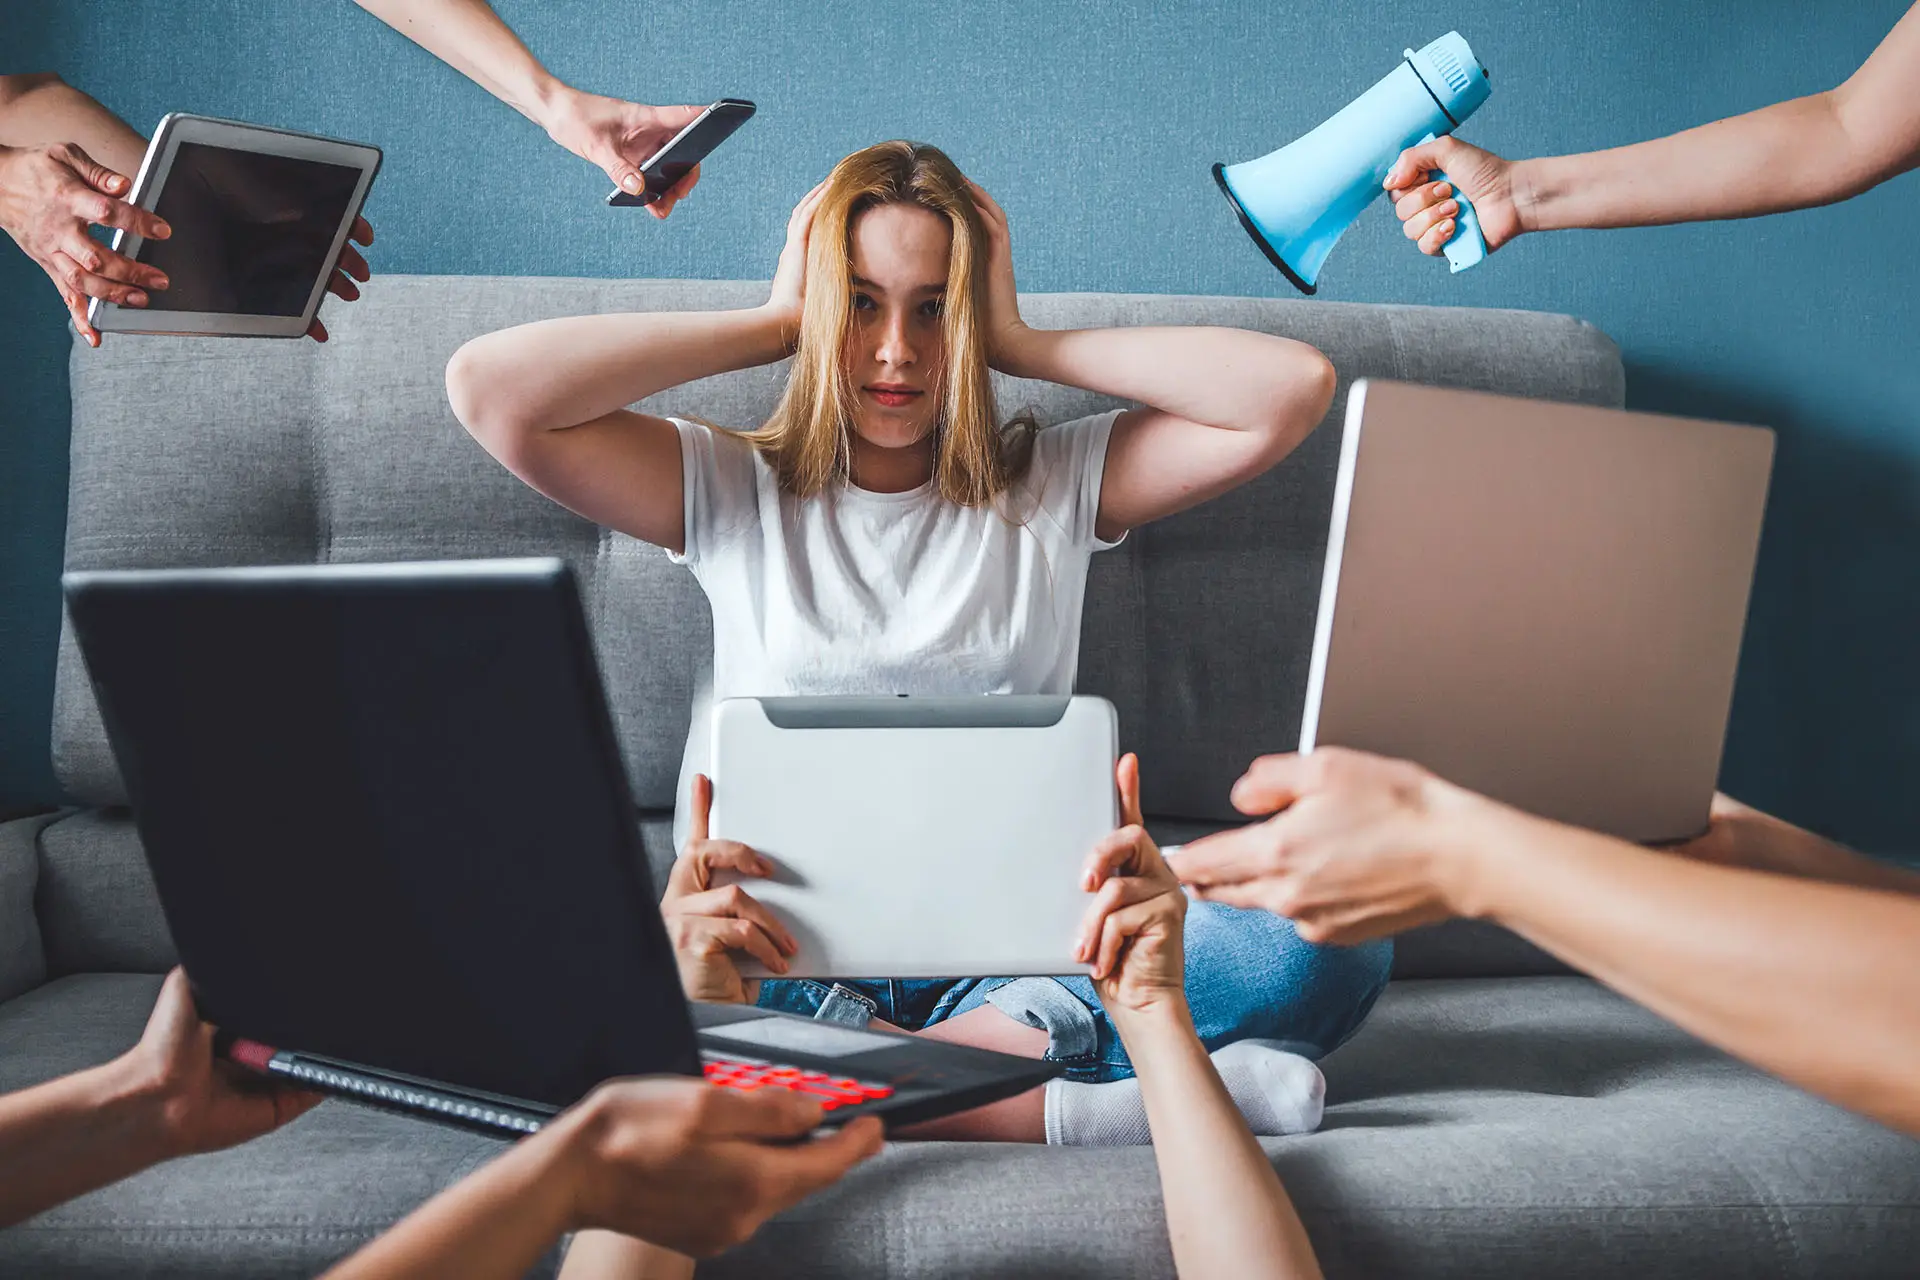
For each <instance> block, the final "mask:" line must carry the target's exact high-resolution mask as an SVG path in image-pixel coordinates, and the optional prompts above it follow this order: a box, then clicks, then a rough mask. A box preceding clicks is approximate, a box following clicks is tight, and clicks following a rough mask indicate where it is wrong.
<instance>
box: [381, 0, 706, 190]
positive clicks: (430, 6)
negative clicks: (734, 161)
mask: <svg viewBox="0 0 1920 1280" xmlns="http://www.w3.org/2000/svg"><path fill="white" fill-rule="evenodd" d="M354 2H355V3H356V4H358V5H359V6H360V7H361V8H362V9H365V10H366V11H367V12H368V13H371V14H372V15H373V16H374V17H376V18H378V19H380V20H381V21H382V22H384V23H386V24H387V25H388V26H390V27H392V28H393V29H394V30H395V31H398V32H399V33H400V34H401V35H403V36H405V37H406V38H407V39H409V40H411V41H413V42H414V43H415V44H417V45H419V46H420V47H421V48H423V49H425V50H426V51H427V52H429V53H431V54H433V55H434V56H435V57H436V58H439V59H440V60H441V61H442V62H444V63H446V64H447V65H448V66H451V67H452V68H454V69H455V70H456V71H458V72H460V73H461V74H462V75H464V76H466V77H467V78H468V79H469V80H471V81H473V82H474V83H475V84H477V85H479V86H480V87H481V88H483V89H485V90H486V91H487V92H488V93H491V94H492V95H493V96H494V97H496V98H498V99H500V101H502V102H504V103H506V104H507V105H508V106H510V107H512V108H513V109H514V110H515V111H518V112H519V113H520V114H521V115H523V116H525V117H527V119H529V120H531V121H533V122H534V123H535V124H537V125H539V126H540V127H541V128H542V129H545V130H546V131H547V136H548V137H550V138H552V139H553V140H554V141H555V142H557V143H559V144H560V145H561V146H563V147H565V148H566V149H567V150H569V151H571V152H573V154H575V155H577V156H579V157H580V158H581V159H583V160H589V161H591V162H593V163H594V164H597V165H599V166H600V167H601V168H602V169H603V170H605V171H606V174H607V177H609V178H610V179H612V180H613V183H614V185H615V186H617V187H620V188H621V189H622V190H625V191H628V192H631V193H633V194H635V195H638V194H639V193H640V191H641V189H642V187H643V186H644V185H645V184H644V182H643V181H642V179H641V177H640V170H639V165H640V164H642V163H643V162H644V161H645V160H646V159H647V158H648V157H649V156H651V155H652V154H653V153H654V152H655V151H658V150H659V149H660V148H661V147H662V146H664V145H665V144H666V142H667V140H668V139H670V138H672V137H673V135H674V134H676V133H678V132H679V131H680V130H681V129H683V128H685V127H686V126H687V125H688V124H689V123H691V122H692V121H693V120H694V118H695V117H697V116H698V115H699V114H700V111H701V108H699V107H693V106H683V107H649V106H643V105H642V104H640V103H637V102H623V101H621V100H620V99H618V98H606V97H602V96H600V95H599V94H595V93H582V92H581V91H580V90H578V89H575V88H573V87H572V86H570V85H568V84H567V83H566V82H565V81H563V80H561V79H560V78H559V77H558V76H555V75H554V74H553V73H552V72H550V71H548V70H547V69H546V68H545V67H544V66H542V65H540V60H539V59H538V58H536V57H534V56H533V53H532V52H531V51H530V50H529V49H528V48H527V46H526V45H525V44H523V43H522V42H521V40H520V37H519V36H517V35H515V34H514V33H513V29H512V28H511V27H509V26H507V24H506V23H505V22H503V21H501V19H500V15H499V14H497V13H495V12H494V11H493V8H492V7H491V6H490V5H488V4H487V3H486V0H354ZM699 180H700V170H699V167H698V166H697V165H696V166H695V167H694V169H693V171H692V172H690V173H688V174H687V176H686V177H684V178H682V179H681V180H680V181H679V182H677V183H675V184H674V186H673V189H672V190H671V191H668V192H667V193H666V194H665V195H663V196H662V197H661V198H660V199H659V200H657V201H655V202H654V203H653V204H651V205H649V206H647V208H648V209H649V211H651V212H652V214H653V216H654V217H656V218H664V217H666V216H667V214H668V213H670V212H672V210H673V206H674V205H675V204H676V203H677V202H678V201H679V200H680V199H681V198H682V197H684V196H685V195H686V194H687V193H688V192H689V191H691V190H693V185H694V183H696V182H698V181H699Z"/></svg>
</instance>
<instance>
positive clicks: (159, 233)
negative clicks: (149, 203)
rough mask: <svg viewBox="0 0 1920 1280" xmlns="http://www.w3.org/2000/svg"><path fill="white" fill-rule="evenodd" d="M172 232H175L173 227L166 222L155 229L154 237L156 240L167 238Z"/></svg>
mask: <svg viewBox="0 0 1920 1280" xmlns="http://www.w3.org/2000/svg"><path fill="white" fill-rule="evenodd" d="M172 234H173V228H172V227H170V226H168V225H167V224H166V223H164V222H163V223H161V224H160V225H159V226H157V227H155V228H154V229H153V237H154V239H156V240H165V239H166V238H167V237H168V236H170V235H172Z"/></svg>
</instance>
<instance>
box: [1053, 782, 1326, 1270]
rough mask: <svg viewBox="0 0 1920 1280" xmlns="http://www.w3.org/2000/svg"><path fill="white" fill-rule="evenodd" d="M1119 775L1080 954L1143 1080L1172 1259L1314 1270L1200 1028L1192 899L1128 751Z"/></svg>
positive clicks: (1095, 862) (1287, 1203) (1090, 878)
mask: <svg viewBox="0 0 1920 1280" xmlns="http://www.w3.org/2000/svg"><path fill="white" fill-rule="evenodd" d="M1118 781H1119V785H1120V805H1121V813H1122V817H1123V820H1124V822H1125V823H1126V825H1125V826H1124V827H1122V828H1121V829H1120V830H1119V831H1117V832H1115V833H1114V834H1113V835H1112V836H1109V837H1108V838H1107V839H1106V840H1104V841H1102V842H1101V844H1100V845H1099V847H1098V848H1096V849H1095V850H1094V852H1093V855H1092V857H1090V858H1089V859H1088V862H1087V872H1086V875H1087V879H1086V886H1087V888H1088V889H1090V890H1093V891H1094V892H1095V895H1096V896H1095V898H1094V902H1093V905H1092V906H1091V907H1090V908H1089V909H1088V912H1087V919H1086V922H1085V923H1084V925H1083V926H1082V933H1081V939H1082V941H1081V948H1080V950H1079V952H1078V953H1077V954H1076V957H1075V958H1076V959H1078V960H1081V961H1083V962H1085V963H1087V964H1089V965H1091V967H1092V976H1093V979H1094V982H1095V985H1096V987H1097V989H1098V991H1099V994H1100V1002H1101V1004H1102V1005H1103V1006H1104V1007H1105V1008H1106V1010H1107V1013H1108V1015H1109V1016H1110V1017H1112V1019H1113V1025H1114V1028H1115V1029H1116V1030H1117V1031H1118V1032H1119V1033H1120V1038H1121V1040H1122V1042H1124V1043H1125V1045H1126V1048H1127V1056H1128V1057H1129V1058H1130V1059H1131V1060H1132V1062H1133V1068H1134V1074H1135V1075H1136V1076H1137V1077H1138V1079H1139V1081H1140V1097H1141V1100H1142V1101H1143V1102H1144V1103H1145V1105H1146V1109H1147V1124H1148V1127H1149V1128H1150V1129H1151V1130H1152V1132H1153V1158H1154V1162H1155V1163H1156V1164H1157V1165H1158V1167H1159V1170H1160V1195H1161V1198H1162V1200H1163V1201H1164V1202H1165V1204H1166V1209H1167V1236H1168V1239H1169V1241H1170V1242H1171V1244H1172V1246H1173V1262H1174V1268H1175V1270H1176V1271H1177V1272H1178V1273H1179V1275H1180V1277H1181V1280H1226V1278H1227V1277H1233V1278H1234V1280H1239V1278H1240V1277H1250V1276H1252V1277H1262V1278H1270V1280H1308V1278H1309V1277H1312V1278H1314V1280H1317V1278H1318V1276H1319V1275H1320V1266H1319V1263H1318V1262H1317V1261H1316V1259H1315V1258H1314V1254H1313V1245H1312V1243H1311V1242H1310V1241H1309V1240H1308V1239H1307V1233H1306V1228H1305V1227H1303V1226H1302V1225H1301V1223H1300V1215H1299V1214H1297V1213H1295V1212H1294V1208H1293V1202H1292V1201H1291V1200H1290V1199H1288V1197H1287V1192H1286V1189H1285V1188H1284V1187H1282V1186H1281V1185H1280V1177H1279V1175H1278V1174H1276V1173H1275V1172H1274V1169H1273V1163H1272V1162H1271V1161H1270V1160H1268V1159H1267V1155H1266V1152H1264V1151H1262V1150H1261V1149H1260V1144H1259V1142H1257V1141H1255V1139H1254V1136H1253V1133H1252V1131H1251V1130H1249V1129H1248V1128H1247V1122H1246V1121H1245V1120H1243V1119H1242V1118H1241V1116H1240V1112H1239V1110H1238V1109H1237V1108H1236V1107H1235V1106H1234V1105H1233V1099H1232V1098H1231V1097H1229V1096H1228V1094H1227V1088H1226V1086H1225V1085H1224V1084H1222V1083H1221V1081H1220V1076H1219V1074H1218V1073H1217V1072H1215V1071H1214V1069H1213V1061H1212V1059H1210V1058H1209V1057H1208V1056H1207V1051H1206V1047H1205V1046H1204V1045H1202V1044H1201V1043H1200V1037H1199V1035H1198V1034H1196V1033H1195V1031H1194V1028H1193V1015H1192V1013H1191V1011H1190V1010H1189V1009H1188V1007H1187V994H1186V975H1185V968H1186V966H1185V956H1184V948H1183V939H1182V932H1183V926H1184V922H1185V918H1186V911H1187V900H1186V897H1185V896H1184V895H1183V894H1182V893H1181V892H1180V885H1179V882H1178V881H1177V880H1176V879H1175V878H1174V875H1173V872H1172V871H1171V870H1169V869H1168V867H1167V864H1166V862H1165V860H1164V859H1162V858H1161V856H1160V850H1159V849H1158V848H1157V847H1156V846H1155V845H1154V843H1153V839H1152V837H1150V836H1148V835H1147V832H1146V828H1145V827H1144V826H1143V825H1142V823H1141V819H1140V766H1139V762H1138V761H1137V760H1136V759H1135V758H1134V757H1133V756H1130V755H1129V756H1126V757H1124V758H1122V759H1121V761H1120V765H1119V770H1118Z"/></svg>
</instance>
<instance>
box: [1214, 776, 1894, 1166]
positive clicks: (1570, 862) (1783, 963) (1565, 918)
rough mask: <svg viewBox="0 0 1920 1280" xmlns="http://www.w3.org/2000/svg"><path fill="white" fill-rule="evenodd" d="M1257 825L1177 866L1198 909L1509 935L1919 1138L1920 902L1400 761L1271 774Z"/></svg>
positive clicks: (1366, 928)
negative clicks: (1491, 796) (1601, 824)
mask: <svg viewBox="0 0 1920 1280" xmlns="http://www.w3.org/2000/svg"><path fill="white" fill-rule="evenodd" d="M1233 799H1234V804H1235V805H1236V806H1237V807H1238V808H1239V809H1240V810H1241V811H1242V812H1243V813H1249V814H1266V813H1274V812H1275V811H1276V810H1277V811H1279V812H1278V815H1277V816H1276V817H1273V818H1271V819H1269V820H1267V821H1265V822H1262V823H1259V824H1257V825H1254V826H1249V827H1243V828H1240V829H1238V830H1236V831H1232V832H1228V833H1224V834H1221V835H1217V836H1209V837H1207V838H1206V839H1204V840H1198V841H1195V842H1194V843H1192V844H1190V845H1188V846H1186V848H1185V849H1184V850H1183V851H1182V853H1181V854H1180V856H1179V858H1178V859H1177V863H1178V865H1177V867H1176V870H1177V871H1178V873H1179V875H1180V877H1181V879H1183V880H1185V881H1187V883H1189V884H1191V885H1194V886H1196V889H1197V892H1198V893H1199V894H1200V896H1202V897H1204V898H1207V899H1208V900H1211V901H1217V902H1223V903H1227V904H1229V905H1233V906H1244V907H1264V908H1266V909H1267V910H1270V911H1273V912H1275V913H1277V914H1280V915H1285V916H1289V917H1291V918H1292V919H1294V920H1295V921H1296V922H1297V923H1298V926H1299V929H1300V934H1301V936H1302V937H1304V938H1307V939H1309V940H1311V941H1314V942H1336V943H1349V942H1356V941H1360V940H1362V939H1366V938H1372V937H1380V936H1382V935H1385V934H1388V933H1395V932H1398V931H1400V930H1402V929H1406V928H1411V927H1412V926H1414V925H1419V924H1426V923H1430V922H1432V921H1435V920H1440V919H1446V918H1448V917H1451V916H1460V915H1464V916H1480V917H1484V918H1487V919H1490V920H1495V921H1498V922H1499V923H1501V924H1504V925H1506V926H1508V927H1509V928H1512V929H1514V930H1516V931H1518V932H1519V933H1521V934H1523V935H1524V936H1526V937H1528V938H1530V939H1532V940H1533V941H1534V942H1535V943H1537V944H1539V945H1540V946H1542V947H1544V948H1546V949H1547V950H1549V951H1551V952H1553V953H1554V954H1555V955H1557V956H1559V957H1560V958H1561V959H1563V960H1565V961H1567V962H1568V963H1569V964H1572V965H1575V966H1577V967H1578V968H1580V969H1582V970H1584V971H1585V972H1587V973H1590V974H1592V975H1593V976H1594V977H1595V978H1598V979H1599V980H1600V981H1602V982H1605V983H1606V984H1607V985H1609V986H1611V987H1613V988H1615V989H1616V990H1618V991H1620V992H1622V993H1623V994H1625V995H1628V996H1631V997H1632V998H1633V999H1635V1000H1638V1001H1640V1002H1641V1003H1642V1004H1644V1005H1646V1006H1647V1007H1648V1008H1650V1009H1652V1010H1653V1011H1654V1012H1655V1013H1658V1014H1660V1015H1661V1016H1662V1017H1665V1018H1667V1019H1669V1020H1670V1021H1672V1022H1674V1023H1677V1024H1678V1025H1680V1026H1682V1027H1684V1028H1686V1029H1687V1030H1689V1031H1691V1032H1693V1033H1694V1034H1695V1035H1697V1036H1699V1037H1700V1038H1701V1039H1703V1040H1706V1041H1708V1042H1710V1043H1712V1044H1715V1045H1718V1046H1719V1047H1720V1048H1722V1049H1725V1050H1727V1051H1728V1052H1729V1053H1733V1054H1736V1055H1738V1056H1739V1057H1742V1058H1745V1059H1746V1060H1747V1061H1749V1062H1751V1063H1753V1064H1754V1065H1756V1066H1758V1067H1761V1068H1762V1069H1764V1070H1767V1071H1771V1072H1773V1073H1774V1074H1776V1075H1779V1076H1781V1077H1783V1078H1785V1079H1787V1080H1790V1081H1792V1082H1794V1083H1795V1084H1798V1085H1800V1086H1801V1087H1802V1088H1805V1089H1807V1090H1810V1091H1811V1092H1814V1093H1817V1094H1820V1095H1821V1096H1823V1097H1826V1098H1829V1099H1832V1100H1833V1101H1835V1102H1838V1103H1840V1104H1841V1105H1842V1106H1846V1107H1851V1108H1852V1109H1854V1110H1856V1111H1860V1112H1863V1113H1865V1114H1867V1115H1869V1116H1873V1117H1874V1118H1876V1119H1878V1120H1880V1121H1882V1122H1883V1123H1885V1124H1888V1125H1891V1126H1893V1127H1895V1128H1898V1129H1902V1130H1905V1131H1906V1132H1908V1133H1913V1134H1916V1135H1920V1075H1917V1074H1916V1073H1915V1071H1914V1069H1913V1064H1914V1063H1915V1062H1920V978H1916V976H1915V975H1916V974H1920V895H1916V894H1912V893H1901V892H1896V891H1892V890H1888V889H1868V888H1860V887H1857V886H1853V885H1837V884H1825V883H1816V882H1810V881H1808V880H1806V879H1802V878H1795V877H1789V876H1784V875H1778V874H1774V873H1771V872H1767V871H1758V870H1751V869H1747V868H1737V867H1725V866H1713V865H1710V864H1708V863H1706V862H1702V861H1699V860H1697V859H1694V858H1687V857H1680V856H1676V855H1675V854H1672V853H1662V852H1657V851H1654V850H1649V849H1643V848H1641V847H1640V846H1638V845H1633V844H1629V843H1627V842H1625V841H1622V840H1615V839H1613V838H1611V837H1608V836H1602V835H1597V834H1595V833H1593V832H1590V831H1582V830H1579V829H1577V828H1573V827H1567V826H1563V825H1561V824H1559V823H1554V822H1548V821H1547V820H1545V819H1542V818H1536V817H1532V816H1530V815H1527V814H1523V813H1521V812H1519V811H1517V810H1514V809H1510V808H1508V807H1506V806H1505V805H1500V804H1496V803H1494V802H1493V801H1491V800H1488V799H1486V798H1485V797H1482V796H1477V795H1474V794H1472V793H1470V792H1467V791H1465V790H1462V789H1461V788H1459V787H1455V786H1453V785H1452V784H1450V783H1447V782H1444V781H1442V780H1440V779H1438V778H1435V777H1433V776H1432V775H1431V774H1429V773H1427V772H1426V771H1425V770H1424V769H1421V768H1419V767H1417V766H1415V765H1411V764H1407V763H1405V762H1403V761H1395V760H1383V759H1381V758H1379V757H1377V756H1369V755H1364V754H1362V753H1358V752H1351V751H1343V750H1340V749H1338V748H1322V749H1320V750H1318V751H1315V752H1313V753H1312V754H1310V755H1305V756H1301V755H1290V756H1268V757H1265V758H1263V759H1261V760H1257V761H1255V762H1254V764H1253V766H1252V767H1251V768H1250V769H1249V770H1248V771H1247V774H1246V776H1245V777H1243V778H1242V779H1241V780H1240V782H1239V783H1238V784H1237V785H1236V786H1235V788H1234V792H1233Z"/></svg>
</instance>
